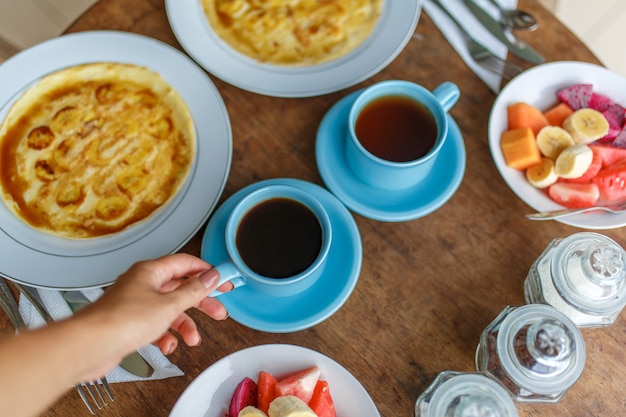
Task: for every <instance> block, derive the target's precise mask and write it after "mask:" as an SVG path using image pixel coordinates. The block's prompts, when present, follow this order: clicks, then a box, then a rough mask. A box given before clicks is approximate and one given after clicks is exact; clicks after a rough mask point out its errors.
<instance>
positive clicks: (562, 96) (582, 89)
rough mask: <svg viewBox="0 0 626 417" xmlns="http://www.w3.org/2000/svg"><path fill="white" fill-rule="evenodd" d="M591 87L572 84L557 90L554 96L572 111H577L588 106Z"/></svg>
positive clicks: (589, 85)
mask: <svg viewBox="0 0 626 417" xmlns="http://www.w3.org/2000/svg"><path fill="white" fill-rule="evenodd" d="M592 89H593V86H592V85H591V84H574V85H571V86H569V87H566V88H564V89H562V90H559V91H558V92H557V93H556V96H557V98H558V99H559V100H561V101H562V102H564V103H565V104H567V105H568V106H570V107H571V108H572V110H578V109H581V108H583V107H588V106H589V101H590V100H591V95H592V93H593V91H592Z"/></svg>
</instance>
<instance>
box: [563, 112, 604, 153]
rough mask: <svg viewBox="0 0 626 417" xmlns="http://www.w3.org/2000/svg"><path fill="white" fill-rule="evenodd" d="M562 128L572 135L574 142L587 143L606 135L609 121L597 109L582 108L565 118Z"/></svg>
mask: <svg viewBox="0 0 626 417" xmlns="http://www.w3.org/2000/svg"><path fill="white" fill-rule="evenodd" d="M563 128H564V129H565V130H567V131H568V132H569V134H570V135H572V138H573V139H574V142H576V143H582V144H587V143H591V142H594V141H596V140H598V139H600V138H602V137H604V136H606V134H607V133H608V132H609V122H608V121H607V120H606V117H604V115H603V114H602V113H600V112H599V111H597V110H594V109H590V108H583V109H578V110H576V111H575V112H574V113H572V114H571V115H570V116H569V117H568V118H567V119H565V121H564V122H563Z"/></svg>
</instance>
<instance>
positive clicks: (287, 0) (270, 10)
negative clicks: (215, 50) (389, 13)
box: [201, 0, 383, 66]
mask: <svg viewBox="0 0 626 417" xmlns="http://www.w3.org/2000/svg"><path fill="white" fill-rule="evenodd" d="M201 1H202V7H203V10H204V13H205V15H206V17H207V20H208V22H209V24H210V26H211V27H212V28H213V30H214V31H215V32H216V33H217V35H218V36H219V37H220V38H221V39H222V40H224V41H225V42H226V43H227V44H228V45H230V46H231V47H232V48H233V49H235V50H237V51H239V52H240V53H242V54H244V55H246V56H248V57H250V58H253V59H255V60H257V61H259V62H263V63H267V64H273V65H290V66H296V65H299V66H309V65H317V64H320V63H323V62H327V61H331V60H334V59H337V58H340V57H342V56H344V55H346V54H348V53H349V52H350V51H352V50H354V49H355V48H356V47H357V46H359V45H361V44H362V43H363V41H365V39H367V37H368V36H370V34H371V33H372V31H373V29H374V27H375V26H376V23H377V22H378V19H379V17H380V15H381V13H382V7H383V0H201Z"/></svg>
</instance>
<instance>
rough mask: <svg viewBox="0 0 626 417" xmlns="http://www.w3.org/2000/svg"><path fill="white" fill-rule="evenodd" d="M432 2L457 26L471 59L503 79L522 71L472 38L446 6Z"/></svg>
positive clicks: (436, 1)
mask: <svg viewBox="0 0 626 417" xmlns="http://www.w3.org/2000/svg"><path fill="white" fill-rule="evenodd" d="M432 2H433V3H434V4H435V5H437V6H438V7H439V8H440V9H441V10H442V11H443V12H444V13H445V14H447V15H448V17H449V18H450V19H452V21H453V22H454V23H455V24H456V25H457V26H458V28H459V29H460V30H461V35H462V36H463V38H464V39H465V44H466V45H467V49H468V51H469V54H470V56H471V57H472V59H473V60H474V61H475V62H476V63H477V64H479V65H481V66H482V67H484V68H486V69H488V70H489V71H492V72H494V73H496V74H498V75H500V76H502V78H504V79H505V80H510V79H511V78H513V77H515V76H516V75H517V74H519V73H520V72H522V68H520V67H518V66H517V65H515V64H513V63H511V62H508V61H506V60H504V59H502V58H500V57H499V56H497V55H494V53H493V52H491V51H490V50H489V49H487V48H486V47H485V46H483V45H482V44H481V43H479V42H478V41H477V40H476V39H474V38H473V37H472V36H471V35H470V34H469V32H468V31H467V29H465V27H464V26H463V25H462V24H461V22H459V21H458V19H457V18H456V17H455V16H454V15H453V14H452V13H450V10H448V8H447V7H446V6H444V5H443V4H442V3H441V2H440V1H439V0H432Z"/></svg>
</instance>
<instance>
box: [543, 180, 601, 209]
mask: <svg viewBox="0 0 626 417" xmlns="http://www.w3.org/2000/svg"><path fill="white" fill-rule="evenodd" d="M548 195H549V196H550V198H551V199H552V200H554V202H556V203H558V204H560V205H562V206H565V207H567V208H586V207H593V206H594V205H595V204H596V202H597V201H598V198H599V197H600V191H599V189H598V186H597V185H596V184H593V183H589V184H577V183H569V182H557V183H555V184H552V185H551V186H550V187H549V188H548Z"/></svg>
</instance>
